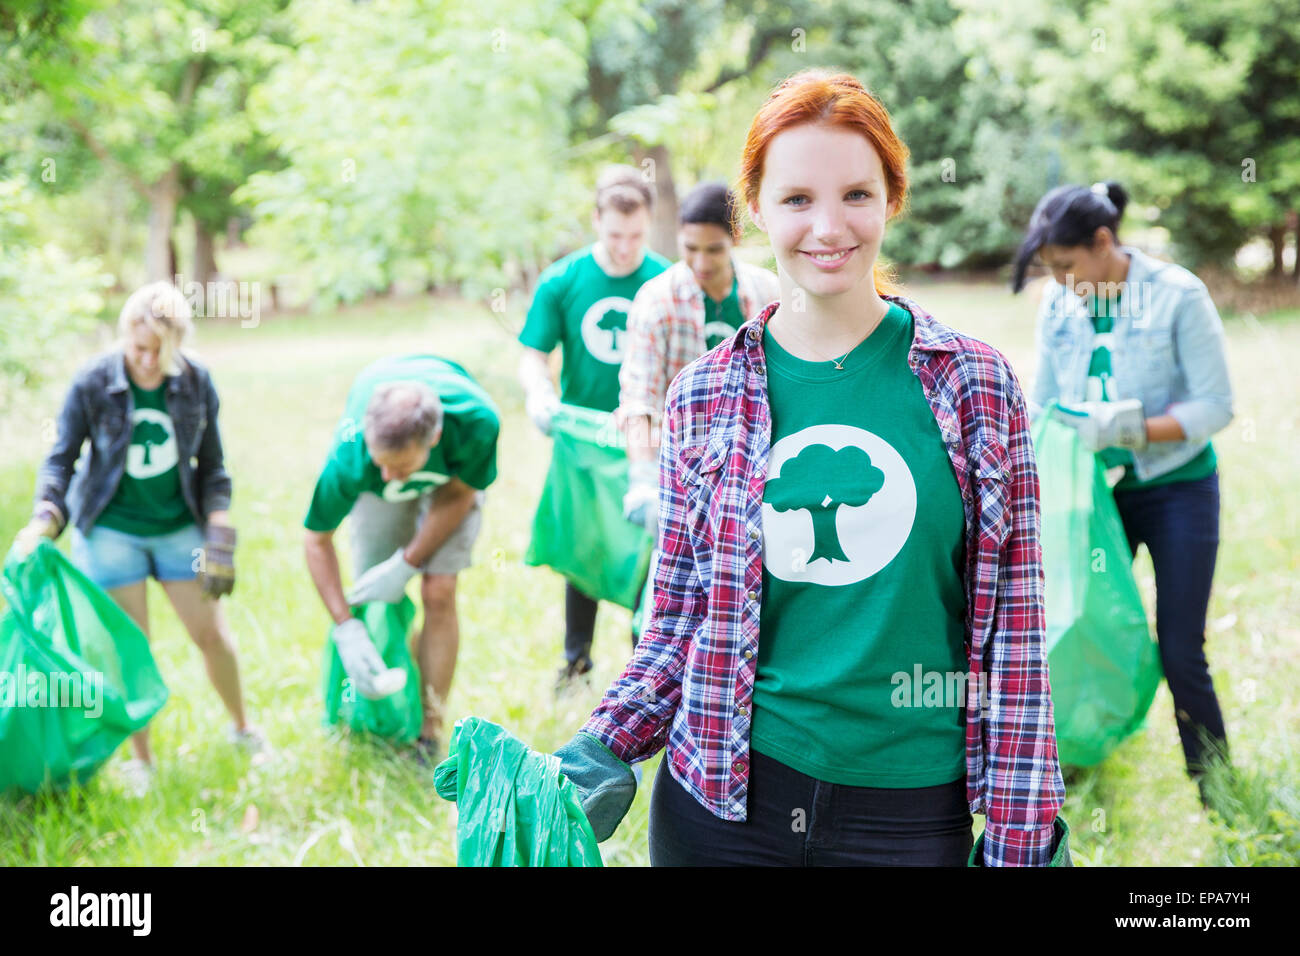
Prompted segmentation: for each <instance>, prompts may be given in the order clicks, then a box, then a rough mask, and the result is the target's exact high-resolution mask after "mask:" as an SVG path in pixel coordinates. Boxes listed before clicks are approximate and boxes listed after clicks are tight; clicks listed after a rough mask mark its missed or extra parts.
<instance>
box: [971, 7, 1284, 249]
mask: <svg viewBox="0 0 1300 956" xmlns="http://www.w3.org/2000/svg"><path fill="white" fill-rule="evenodd" d="M961 5H962V6H963V7H964V8H965V9H966V11H967V16H966V17H965V18H964V23H963V27H964V29H965V30H967V31H969V33H970V34H971V35H974V36H976V37H978V38H979V42H980V43H981V45H982V46H983V48H984V49H986V50H989V51H993V50H996V51H998V52H999V54H1000V55H999V58H998V59H999V67H1000V69H1002V70H1004V71H1006V73H1007V75H1008V77H1012V76H1014V82H1015V83H1016V84H1018V85H1019V86H1020V87H1022V88H1023V89H1025V90H1026V91H1027V93H1031V95H1032V99H1033V105H1034V110H1035V113H1036V115H1037V116H1038V117H1039V123H1040V124H1041V125H1047V124H1050V123H1052V122H1057V123H1059V124H1060V127H1061V142H1060V149H1061V150H1062V151H1063V153H1064V155H1065V160H1066V161H1065V166H1066V171H1067V175H1068V176H1069V177H1070V178H1072V179H1073V180H1075V181H1079V182H1092V181H1094V180H1098V179H1110V178H1113V179H1118V180H1120V181H1121V182H1123V183H1124V184H1125V186H1126V187H1128V189H1129V192H1130V195H1131V196H1132V197H1133V198H1134V201H1135V202H1136V203H1138V204H1140V205H1149V206H1151V207H1153V208H1154V209H1155V210H1157V211H1158V215H1159V218H1158V220H1157V221H1158V223H1159V225H1162V226H1164V227H1166V228H1168V229H1169V231H1170V234H1171V235H1172V237H1173V240H1174V242H1175V244H1176V245H1177V246H1178V249H1179V252H1180V255H1181V256H1182V257H1183V258H1184V259H1185V260H1186V261H1188V262H1189V263H1191V264H1193V265H1195V264H1199V263H1202V262H1206V261H1209V260H1215V259H1217V260H1224V259H1228V260H1230V259H1231V255H1232V253H1233V252H1234V251H1235V250H1236V249H1237V248H1238V247H1239V246H1241V245H1242V243H1243V242H1244V241H1246V240H1247V239H1248V238H1249V237H1250V236H1251V235H1254V234H1258V233H1259V232H1261V231H1263V230H1265V229H1266V228H1267V227H1268V226H1270V225H1273V224H1278V223H1281V222H1283V221H1284V220H1285V216H1286V213H1287V210H1294V209H1296V208H1297V207H1298V206H1300V85H1298V84H1297V83H1296V78H1297V76H1300V2H1298V0H1268V2H1263V3H1261V2H1258V0H1226V2H1223V3H1186V2H1183V0H1090V2H1073V0H1052V2H1048V3H1042V2H1039V0H1012V2H1011V3H1010V5H1008V3H1007V2H1006V0H961ZM1008 23H1014V24H1015V25H1016V29H1015V30H1014V31H1009V30H1008V29H1007V24H1008Z"/></svg>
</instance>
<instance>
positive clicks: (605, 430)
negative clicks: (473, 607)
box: [524, 405, 654, 610]
mask: <svg viewBox="0 0 1300 956" xmlns="http://www.w3.org/2000/svg"><path fill="white" fill-rule="evenodd" d="M551 437H552V438H553V439H554V443H555V447H554V450H553V452H552V455H551V468H550V471H549V472H548V473H547V475H546V485H545V487H543V488H542V497H541V500H540V501H539V502H538V503H537V513H536V515H535V516H534V517H533V536H532V540H531V541H530V542H529V545H528V552H527V553H526V554H525V555H524V562H525V563H526V564H530V565H533V566H534V567H536V566H538V565H548V566H550V567H551V568H554V569H555V570H556V571H558V572H559V573H560V574H562V575H564V577H566V578H568V579H569V581H571V582H572V583H573V585H574V587H576V588H577V589H578V590H579V591H582V592H583V593H584V594H586V595H588V596H590V597H592V598H595V599H596V600H598V601H613V602H614V603H615V604H620V605H622V606H623V607H625V608H627V609H628V610H631V609H632V606H633V605H634V604H635V603H636V596H637V591H638V590H640V588H641V586H642V584H643V583H644V581H645V575H646V570H647V569H648V568H649V567H650V552H651V551H652V550H653V549H654V538H653V537H652V536H651V535H650V533H649V532H648V531H646V530H645V529H644V528H642V527H641V526H640V525H635V524H633V523H632V522H630V521H628V520H627V519H626V518H624V517H623V496H624V495H625V494H627V487H628V479H627V451H626V441H625V439H624V438H623V435H622V433H620V432H619V430H618V429H617V428H615V427H614V424H613V415H611V414H610V413H609V412H599V411H595V410H593V409H590V408H580V407H578V406H576V405H561V406H560V407H559V409H558V410H557V411H556V413H555V416H554V417H553V418H552V419H551Z"/></svg>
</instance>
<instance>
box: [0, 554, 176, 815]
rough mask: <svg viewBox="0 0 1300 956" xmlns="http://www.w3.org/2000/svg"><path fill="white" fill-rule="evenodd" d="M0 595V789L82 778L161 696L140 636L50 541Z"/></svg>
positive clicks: (5, 580)
mask: <svg viewBox="0 0 1300 956" xmlns="http://www.w3.org/2000/svg"><path fill="white" fill-rule="evenodd" d="M0 593H3V595H4V599H5V601H6V602H7V603H8V605H9V607H8V609H7V610H6V611H5V612H4V614H3V616H0V793H2V792H8V791H10V790H14V789H17V790H22V791H26V792H28V793H32V792H35V791H36V790H39V789H41V788H42V787H44V786H49V787H53V788H56V789H62V788H64V787H66V786H67V785H68V784H69V783H71V781H72V778H73V776H74V775H75V777H76V778H77V780H78V781H80V782H82V783H84V782H85V781H86V780H88V779H89V778H90V777H91V776H92V775H93V774H94V773H95V771H97V770H98V769H99V768H100V767H101V766H102V765H103V764H104V763H105V762H106V761H107V760H108V759H109V757H111V756H112V755H113V752H114V751H115V750H117V748H118V747H119V746H120V745H121V744H122V741H124V740H126V738H127V737H129V736H131V734H133V733H135V732H136V731H137V730H140V729H141V728H143V727H144V726H145V725H147V724H148V723H149V721H150V720H152V719H153V716H154V715H155V714H156V713H158V711H159V710H161V709H162V706H163V704H165V703H166V702H167V685H166V684H164V683H163V679H162V675H160V674H159V673H158V667H157V665H156V664H155V663H154V659H153V654H152V652H150V650H149V641H148V639H147V638H146V637H145V636H144V634H143V633H142V632H141V631H140V629H139V628H138V627H136V626H135V622H133V621H132V620H131V618H130V617H129V616H128V615H127V613H126V612H125V611H123V610H122V609H121V608H120V607H118V605H117V603H116V602H115V601H114V600H113V599H112V598H110V597H109V596H108V595H107V594H105V593H104V592H103V591H102V590H101V589H100V588H99V587H98V586H97V585H96V584H95V583H94V582H93V581H91V580H90V579H89V578H87V577H86V576H85V575H84V574H82V573H81V571H79V570H78V569H77V567H76V566H75V565H73V564H72V562H71V561H69V560H68V559H67V558H66V557H64V555H63V554H62V553H61V552H60V551H59V549H58V548H56V547H55V546H54V544H53V543H52V542H50V541H41V542H40V543H39V544H37V546H36V548H35V549H34V550H33V551H32V553H31V554H30V555H28V556H27V557H26V558H22V559H20V558H19V557H18V556H17V554H16V553H15V552H13V551H11V552H10V553H9V556H8V557H7V558H6V560H5V566H4V574H3V577H0Z"/></svg>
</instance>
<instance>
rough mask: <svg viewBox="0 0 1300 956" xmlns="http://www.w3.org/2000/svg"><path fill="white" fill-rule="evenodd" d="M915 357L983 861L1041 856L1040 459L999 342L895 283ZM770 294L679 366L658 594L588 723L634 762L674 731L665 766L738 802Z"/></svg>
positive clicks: (1048, 820)
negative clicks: (947, 318) (954, 542)
mask: <svg viewBox="0 0 1300 956" xmlns="http://www.w3.org/2000/svg"><path fill="white" fill-rule="evenodd" d="M885 298H886V299H888V300H889V301H891V302H896V303H898V304H899V305H901V306H902V307H903V308H905V309H907V310H908V311H909V312H911V314H912V316H913V318H914V319H915V335H914V338H913V342H912V347H911V349H910V350H909V353H908V364H909V366H910V367H911V369H912V371H913V372H914V373H915V374H916V376H917V378H918V379H919V380H920V382H921V385H922V387H923V388H924V390H925V394H926V397H927V399H928V400H929V402H930V406H931V408H932V409H933V410H934V416H935V420H936V422H937V423H938V425H939V430H940V432H941V434H942V436H943V439H944V441H945V443H946V444H947V451H948V456H949V458H950V459H951V461H952V466H953V470H954V472H955V473H956V478H957V484H958V486H959V487H960V489H961V496H962V502H963V505H964V510H965V518H966V560H967V566H966V573H965V589H966V600H967V612H966V622H965V623H966V640H965V644H966V650H967V653H968V657H969V665H970V672H969V674H968V675H967V676H968V681H967V688H968V695H967V696H968V699H967V706H966V797H967V801H968V803H969V806H970V811H971V812H972V813H984V814H985V815H986V818H987V819H986V825H985V830H984V832H985V839H984V847H985V850H984V863H985V865H986V866H1012V865H1036V866H1045V865H1047V862H1048V860H1049V856H1050V850H1051V844H1052V839H1053V821H1054V820H1055V819H1056V816H1057V813H1058V812H1059V810H1060V808H1061V804H1062V802H1063V801H1064V799H1065V787H1064V785H1063V783H1062V780H1061V770H1060V764H1059V763H1058V761H1057V756H1056V733H1055V728H1054V724H1053V718H1052V699H1051V689H1050V686H1049V684H1048V674H1047V654H1046V647H1045V619H1044V610H1043V572H1042V552H1041V548H1040V545H1039V505H1038V472H1037V467H1036V465H1035V461H1034V453H1033V448H1032V446H1031V444H1030V435H1029V427H1028V416H1027V412H1026V406H1025V399H1024V395H1023V394H1022V392H1021V388H1020V383H1019V382H1018V381H1017V379H1016V376H1015V374H1014V373H1013V372H1012V370H1011V367H1010V365H1009V363H1008V362H1007V361H1006V359H1005V358H1004V357H1003V356H1002V354H1001V353H999V352H998V351H997V350H996V349H994V348H992V347H991V346H989V345H986V344H985V343H983V342H981V341H979V340H977V339H972V338H969V337H967V336H964V335H961V334H959V333H957V332H955V331H953V330H952V329H950V328H948V327H946V326H944V325H942V324H941V323H939V322H938V321H937V320H936V319H934V318H933V317H932V316H930V315H929V314H928V313H926V312H925V311H924V310H923V309H921V307H920V306H918V305H917V304H916V303H915V302H913V301H911V300H910V299H906V298H903V297H901V296H892V295H887V296H885ZM778 304H779V303H775V302H774V303H772V304H770V305H769V306H768V307H767V308H765V309H764V310H763V311H762V313H761V314H760V315H758V316H757V317H755V318H754V319H751V320H749V321H748V322H746V323H745V325H744V326H742V328H741V329H740V330H739V331H738V332H737V334H736V335H735V336H734V337H733V338H731V339H728V340H727V341H726V342H724V343H723V344H722V345H720V346H718V347H717V348H716V349H713V350H712V351H710V352H709V353H707V354H706V355H703V356H701V357H700V358H699V359H698V360H697V361H695V362H692V363H691V364H690V365H689V366H687V368H686V369H685V370H684V371H683V372H682V373H681V374H680V375H679V376H678V377H677V378H676V379H675V380H674V381H673V383H672V386H671V387H670V388H669V391H668V397H667V407H666V409H665V413H664V415H665V417H664V423H665V427H664V429H663V443H662V445H661V448H660V455H659V472H660V479H659V487H660V503H659V528H660V532H659V548H658V549H657V552H656V564H655V568H654V610H653V613H652V614H651V620H650V621H649V623H648V624H647V626H646V628H645V631H644V632H643V633H642V635H641V640H640V643H639V644H638V645H637V648H636V651H635V653H634V655H633V657H632V660H631V661H630V662H629V663H628V666H627V668H626V669H625V670H624V671H623V674H622V676H620V677H619V678H618V679H617V680H616V681H615V682H614V683H613V684H612V685H611V686H610V688H609V689H608V690H607V691H606V692H605V695H604V697H603V699H602V700H601V702H600V704H599V705H598V706H597V708H596V709H595V711H593V713H592V715H591V716H590V718H588V720H587V722H586V724H585V725H584V726H583V728H582V730H583V732H584V733H588V734H590V735H592V736H593V737H595V738H597V739H598V740H600V741H601V742H602V743H604V744H605V746H607V747H609V748H610V750H612V751H613V752H614V753H615V754H616V755H617V756H618V757H619V758H621V759H622V760H625V761H627V762H629V763H631V762H635V761H639V760H644V759H646V758H647V757H650V756H652V755H653V754H654V753H655V752H656V751H657V750H658V749H659V748H660V747H663V746H665V745H666V746H667V749H668V753H667V755H666V759H667V760H668V762H669V765H670V770H671V772H672V774H673V776H674V777H675V778H676V779H677V780H679V781H680V782H681V783H682V784H683V785H684V786H685V787H686V788H687V789H688V790H689V791H690V792H691V793H692V794H693V795H694V796H695V798H696V799H697V800H698V801H699V802H700V803H701V804H702V805H704V806H705V807H707V808H708V809H709V810H710V811H712V812H713V813H714V815H716V816H718V817H721V818H722V819H724V820H744V819H745V813H746V802H745V800H746V792H747V788H748V782H749V729H750V713H751V709H752V702H753V693H754V679H755V671H756V669H757V663H758V638H759V610H760V606H761V588H762V570H763V556H762V499H763V487H764V484H765V482H766V478H767V462H768V454H769V450H770V442H771V427H772V426H771V414H770V411H769V407H768V400H767V378H766V367H765V363H764V357H763V347H762V343H763V328H764V326H765V325H766V323H767V320H768V319H769V318H770V317H771V315H772V313H773V312H775V311H776V307H777V305H778Z"/></svg>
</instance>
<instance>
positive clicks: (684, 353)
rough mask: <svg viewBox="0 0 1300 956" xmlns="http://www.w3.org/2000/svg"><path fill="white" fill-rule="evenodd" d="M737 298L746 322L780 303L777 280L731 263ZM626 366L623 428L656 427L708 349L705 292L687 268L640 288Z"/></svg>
mask: <svg viewBox="0 0 1300 956" xmlns="http://www.w3.org/2000/svg"><path fill="white" fill-rule="evenodd" d="M731 264H732V268H733V269H734V271H735V273H736V296H737V298H739V299H740V314H741V316H743V317H744V319H745V320H746V321H748V320H749V319H752V318H753V317H754V316H756V315H758V312H759V310H760V309H762V308H763V307H764V306H765V305H767V304H768V303H769V302H774V301H776V300H777V299H779V298H780V297H781V284H780V283H779V282H778V281H777V278H776V276H775V275H773V274H772V273H771V272H768V271H767V270H766V269H761V268H759V267H758V266H751V265H750V264H749V263H747V262H736V261H735V260H734V259H733V260H732V263H731ZM625 343H626V344H625V346H624V351H623V364H622V366H621V368H620V369H619V373H618V384H619V407H618V412H617V415H616V418H615V421H616V422H617V423H618V424H619V426H620V427H621V426H622V424H623V423H624V422H626V420H627V419H628V418H630V417H634V416H638V415H649V416H650V422H651V425H653V426H658V424H659V420H660V416H661V415H662V414H663V409H664V397H665V396H666V395H667V394H668V383H669V382H671V381H672V380H673V379H674V378H676V377H677V373H678V372H680V371H681V370H682V369H684V368H685V367H686V366H687V365H688V364H690V363H691V362H693V361H694V360H695V359H697V358H699V357H700V356H701V355H703V354H704V353H705V352H706V351H708V348H707V339H706V338H705V335H704V290H703V289H701V288H700V284H699V283H698V282H696V281H695V273H693V272H692V271H691V267H690V266H688V265H687V264H686V263H685V262H678V263H677V264H676V265H673V266H671V267H670V268H668V269H666V270H665V271H664V272H662V273H660V274H659V275H657V276H655V277H654V278H653V279H651V280H649V281H648V282H646V283H645V285H643V286H641V288H640V290H639V291H638V292H637V294H636V298H635V299H634V300H633V302H632V308H631V310H630V311H629V312H628V315H627V334H626V338H625Z"/></svg>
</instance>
